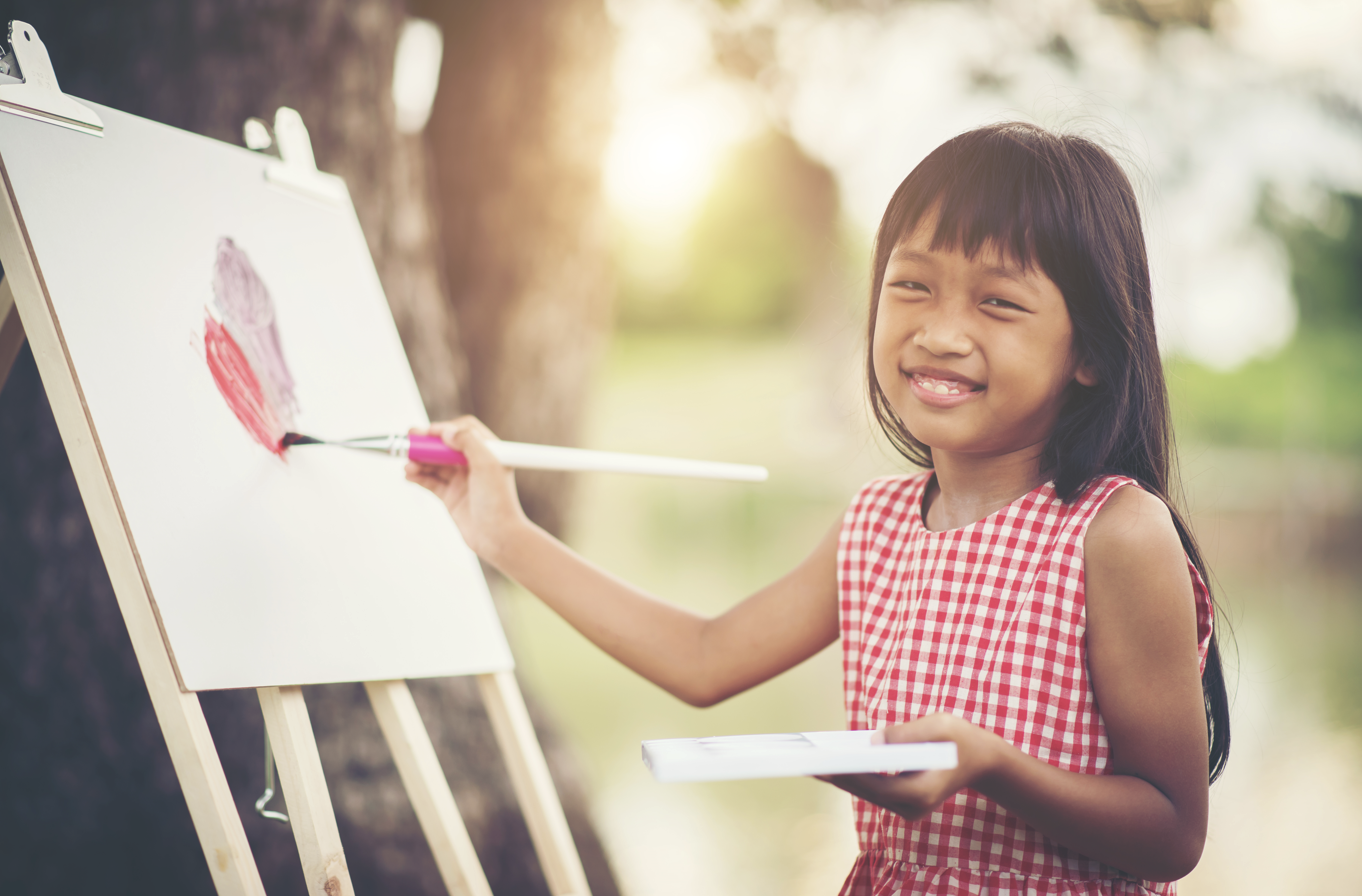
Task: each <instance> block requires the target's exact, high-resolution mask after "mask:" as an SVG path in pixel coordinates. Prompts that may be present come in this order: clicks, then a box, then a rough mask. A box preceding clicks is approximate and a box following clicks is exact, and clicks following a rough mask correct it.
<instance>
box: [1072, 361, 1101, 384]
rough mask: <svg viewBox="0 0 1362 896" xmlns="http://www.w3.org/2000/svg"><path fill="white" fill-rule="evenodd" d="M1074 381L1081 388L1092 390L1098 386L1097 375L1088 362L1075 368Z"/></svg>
mask: <svg viewBox="0 0 1362 896" xmlns="http://www.w3.org/2000/svg"><path fill="white" fill-rule="evenodd" d="M1074 379H1075V380H1076V381H1077V382H1078V384H1079V385H1080V386H1087V387H1089V388H1091V387H1093V386H1096V385H1097V373H1096V372H1095V371H1094V370H1093V369H1092V365H1091V364H1088V363H1086V362H1085V363H1083V364H1079V365H1078V366H1077V367H1076V368H1074Z"/></svg>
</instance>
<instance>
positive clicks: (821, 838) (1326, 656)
mask: <svg viewBox="0 0 1362 896" xmlns="http://www.w3.org/2000/svg"><path fill="white" fill-rule="evenodd" d="M862 375H863V374H862V373H861V367H860V359H859V355H858V351H857V348H856V346H855V338H854V336H849V335H848V333H846V332H843V333H840V334H837V335H836V336H834V337H831V338H829V339H827V340H826V341H822V342H818V343H811V342H809V341H808V340H807V339H805V340H802V341H801V340H800V339H798V338H791V337H789V336H773V337H765V338H758V337H748V338H741V337H685V336H666V337H663V336H641V335H638V334H628V333H626V334H621V335H619V336H618V337H617V338H616V342H615V344H614V346H613V348H612V351H611V354H610V356H609V359H608V361H607V363H606V365H605V369H604V370H603V372H602V376H601V383H600V387H599V388H598V390H597V393H596V396H595V400H594V405H593V407H592V408H591V410H590V413H589V417H588V425H587V430H586V433H585V436H584V444H587V445H590V446H592V447H599V448H604V449H612V450H623V451H639V452H648V453H656V454H673V455H680V456H690V457H698V458H707V459H713V460H729V461H739V462H746V463H761V464H765V465H767V466H769V467H770V468H771V473H772V477H771V481H770V482H768V483H765V484H761V485H746V484H733V483H713V482H690V481H686V480H662V479H646V478H641V477H624V476H603V475H602V476H591V477H587V476H583V477H582V478H581V479H580V481H579V483H578V494H577V501H576V505H575V511H574V518H573V522H572V527H571V532H570V533H569V541H570V542H571V543H572V544H573V545H574V546H575V547H577V548H578V549H579V550H581V551H582V552H583V553H584V554H586V555H587V556H588V557H590V558H591V559H593V560H595V561H597V562H599V563H601V564H602V565H603V566H605V567H606V568H607V569H609V570H611V571H612V572H615V573H617V574H619V575H622V576H624V577H625V578H627V579H629V580H631V581H633V582H635V583H637V584H639V585H641V586H643V587H645V588H647V589H649V590H651V591H653V592H654V593H656V594H658V595H660V596H663V597H665V598H667V599H670V600H674V601H676V602H679V603H681V604H684V605H686V606H690V607H693V608H695V609H697V610H700V611H703V612H718V611H721V610H722V609H724V608H725V607H727V606H729V605H731V604H732V603H733V602H735V601H737V600H739V599H741V598H742V597H743V596H745V595H746V594H748V593H750V592H751V591H752V590H754V589H756V588H758V587H760V586H762V585H764V584H766V583H768V582H769V581H771V580H772V579H774V578H775V577H777V576H779V575H781V574H783V573H784V572H786V571H788V569H790V568H791V567H792V566H793V565H794V564H795V563H797V562H798V561H799V560H800V559H802V558H803V556H804V555H805V554H806V553H807V551H809V550H810V549H811V548H812V547H813V545H814V544H815V543H816V542H817V540H818V539H819V538H820V537H821V535H822V534H823V533H824V532H825V531H826V530H827V528H828V527H829V526H831V525H834V524H835V523H836V522H837V521H838V519H839V518H840V514H841V511H842V509H843V508H844V507H845V505H846V503H847V501H848V500H849V499H850V497H851V495H852V493H853V492H854V491H855V489H856V488H857V487H858V486H859V485H860V484H861V483H862V482H864V481H865V480H866V479H869V478H871V477H872V476H875V475H881V474H885V473H892V472H898V471H899V470H900V469H901V467H899V465H898V464H897V463H896V462H895V460H894V459H893V458H892V457H891V456H890V455H889V454H888V453H887V452H885V451H883V450H882V448H881V447H880V446H879V444H878V443H877V442H876V441H875V440H874V438H873V437H872V436H871V435H870V433H869V430H868V428H867V425H866V417H865V414H864V411H863V410H862V405H861V399H860V392H861V388H862V385H861V377H862ZM1183 457H1184V479H1185V480H1186V485H1187V490H1188V493H1189V499H1190V506H1191V510H1192V516H1193V521H1194V526H1195V527H1196V531H1197V532H1198V535H1199V537H1200V539H1201V540H1202V546H1203V549H1204V550H1205V551H1206V554H1207V557H1208V560H1209V562H1210V564H1211V568H1212V570H1213V572H1214V575H1215V578H1216V580H1217V582H1216V585H1217V594H1218V597H1219V600H1220V602H1221V606H1222V607H1223V609H1224V612H1225V615H1226V616H1227V617H1228V619H1229V620H1230V621H1231V623H1232V625H1233V628H1234V642H1235V643H1226V644H1225V645H1224V647H1223V649H1224V650H1225V652H1226V659H1227V664H1228V677H1229V679H1230V687H1231V694H1232V699H1233V710H1232V711H1233V735H1234V743H1233V749H1232V752H1231V759H1230V764H1229V768H1228V770H1227V772H1226V774H1225V776H1224V778H1223V779H1222V780H1221V781H1220V782H1219V783H1218V784H1216V786H1215V787H1214V788H1213V789H1212V820H1211V831H1210V838H1209V842H1208V844H1207V847H1206V852H1205V855H1204V857H1203V860H1202V863H1201V865H1200V866H1199V867H1198V868H1197V870H1196V871H1195V872H1194V873H1193V874H1192V876H1191V877H1190V878H1188V879H1187V880H1186V881H1185V882H1184V883H1183V884H1182V885H1181V892H1182V893H1184V894H1185V896H1205V894H1220V893H1235V894H1254V893H1264V894H1266V893H1272V894H1279V893H1296V892H1301V893H1306V892H1355V891H1357V890H1358V889H1359V885H1358V884H1357V883H1356V880H1355V874H1354V873H1353V871H1352V869H1351V867H1350V866H1351V864H1352V862H1353V857H1354V856H1355V855H1356V853H1357V852H1358V851H1359V848H1360V847H1362V658H1359V653H1358V650H1357V645H1358V644H1359V640H1360V638H1362V593H1359V592H1362V588H1359V580H1360V579H1362V560H1359V558H1358V553H1359V552H1358V550H1357V548H1358V535H1359V533H1360V532H1362V529H1360V528H1359V518H1360V517H1362V463H1360V462H1359V461H1358V460H1356V459H1347V458H1337V457H1335V458H1326V457H1320V456H1315V455H1309V454H1303V453H1294V454H1284V453H1282V452H1272V451H1248V450H1231V449H1225V448H1215V447H1204V446H1200V447H1186V448H1184V450H1183ZM507 609H508V615H509V618H508V628H509V632H510V635H511V638H512V644H513V648H514V649H515V652H516V656H517V660H518V662H519V664H520V668H521V671H522V673H523V674H524V675H525V676H526V677H527V678H528V680H529V685H530V687H532V688H533V689H534V690H535V691H536V692H537V693H538V694H539V695H540V696H541V697H542V698H544V701H545V702H546V703H547V704H548V706H549V707H550V709H551V710H552V711H553V712H554V713H555V714H556V715H557V717H558V720H559V721H560V722H561V723H562V725H563V727H564V729H565V730H566V732H567V734H568V736H569V737H570V738H571V739H572V741H573V742H574V744H575V746H576V748H577V752H578V756H579V758H580V760H581V762H582V763H583V765H584V766H585V769H586V772H587V778H588V780H589V781H590V783H591V786H592V788H593V790H594V805H595V811H596V815H597V822H598V823H599V825H600V828H601V831H602V834H603V836H604V838H605V840H606V845H607V848H608V849H609V851H610V854H611V857H612V860H613V861H614V864H615V867H616V871H617V872H618V874H619V876H620V879H621V882H622V885H623V886H624V888H625V891H626V892H627V893H629V894H632V896H671V894H676V896H680V894H695V893H706V894H714V896H724V894H733V896H738V894H743V896H750V894H757V896H759V894H767V893H769V894H773V896H774V894H777V893H779V894H815V893H835V892H836V891H837V888H838V887H839V886H840V883H841V881H842V879H843V877H844V876H845V874H846V872H847V870H848V869H849V868H850V865H851V862H852V860H853V858H854V856H855V853H856V846H855V839H854V834H853V832H852V827H851V813H850V805H849V800H850V798H849V797H847V796H846V795H844V794H842V793H841V792H840V791H837V790H835V789H833V788H832V787H830V786H828V785H824V784H821V783H819V782H817V781H813V780H807V779H782V780H774V781H749V782H732V783H716V784H669V785H662V784H657V783H655V782H654V781H653V780H652V778H651V776H650V775H649V774H648V772H647V770H646V769H645V768H644V766H643V763H642V761H641V759H640V755H639V741H641V740H643V739H645V738H655V737H685V736H701V735H710V734H742V733H755V732H763V731H798V730H818V729H829V728H841V727H844V720H843V716H842V699H841V668H840V656H839V654H838V652H837V647H836V646H834V647H832V648H830V649H829V650H827V651H824V652H823V653H821V654H819V655H818V656H817V657H815V658H813V659H812V660H810V661H808V662H807V663H805V664H803V665H802V666H800V667H798V668H796V669H794V670H792V671H791V672H789V673H786V674H785V675H783V676H781V677H780V678H778V679H776V680H774V681H772V682H769V683H767V684H765V685H762V686H761V687H758V688H756V689H754V690H752V691H751V692H749V693H746V694H743V695H740V696H738V697H735V698H733V699H732V700H729V701H727V702H726V703H724V704H722V705H720V706H718V707H715V708H712V709H708V710H697V709H692V708H690V707H687V706H685V705H683V704H681V703H680V702H679V701H676V700H674V699H673V698H671V697H670V696H668V695H667V694H665V693H663V692H662V691H661V690H659V689H657V688H655V687H654V686H652V685H650V684H648V683H647V682H645V681H643V680H642V679H640V678H639V677H637V676H636V675H634V674H633V673H631V672H629V671H627V670H625V669H624V668H623V667H621V666H619V665H618V664H616V663H615V662H614V661H613V660H611V659H609V658H608V657H606V656H604V655H603V654H602V653H600V652H599V651H598V650H596V649H595V648H594V647H592V646H591V645H590V644H589V643H587V642H585V641H584V640H583V639H582V638H581V637H580V636H578V635H577V634H576V633H575V632H574V631H572V630H571V629H570V628H569V627H568V626H567V625H566V624H564V623H562V622H561V621H560V620H558V619H557V618H556V617H554V616H553V615H552V614H551V613H549V612H548V611H547V610H545V609H544V608H543V607H542V606H541V605H540V604H538V602H537V601H535V600H534V599H533V598H532V597H530V596H528V595H525V594H512V596H511V598H510V600H509V601H508V603H507ZM1222 631H1223V629H1222ZM1236 644H1237V649H1236Z"/></svg>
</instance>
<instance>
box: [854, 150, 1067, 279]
mask: <svg viewBox="0 0 1362 896" xmlns="http://www.w3.org/2000/svg"><path fill="white" fill-rule="evenodd" d="M1066 154H1067V153H1066V152H1065V147H1064V146H1063V143H1062V140H1061V139H1059V138H1056V137H1055V136H1054V135H1052V134H1050V133H1048V132H1046V131H1043V130H1041V129H1039V128H1035V127H1032V126H1030V125H1025V124H1016V123H1013V124H1006V125H998V126H995V127H992V128H985V129H982V130H979V131H972V132H970V133H967V134H962V135H960V136H959V137H956V138H954V139H953V140H950V141H947V142H946V143H944V144H942V145H941V146H939V147H937V149H936V150H935V151H933V152H932V153H931V155H929V156H927V158H925V159H923V160H922V162H921V163H920V164H919V165H918V166H917V167H916V168H915V169H913V172H912V173H911V174H910V175H908V177H907V178H906V179H905V180H904V181H903V183H902V184H900V186H899V188H898V190H897V191H896V192H895V195H894V198H893V199H892V200H891V201H890V205H889V209H888V212H887V213H886V215H885V217H884V220H883V222H882V223H881V226H880V232H879V234H878V236H877V238H876V249H877V251H876V256H877V258H876V261H877V271H876V274H877V277H876V280H877V281H879V280H881V279H882V278H883V276H884V262H887V261H888V256H889V253H890V252H892V251H893V248H894V246H896V245H898V244H899V243H900V242H902V241H903V240H904V239H906V238H908V237H909V236H911V235H912V233H913V232H914V231H915V230H916V229H917V228H918V226H919V225H920V224H921V223H922V222H923V221H924V220H929V219H930V218H932V217H935V218H936V228H935V232H934V233H933V234H932V242H931V246H932V248H933V249H934V250H938V251H960V252H963V253H964V254H965V255H966V256H967V257H969V258H971V259H973V258H975V257H976V256H978V254H979V253H980V252H981V251H996V252H998V253H1000V254H1002V255H1004V256H1007V257H1008V259H1009V260H1010V261H1012V262H1014V263H1016V264H1019V265H1021V266H1022V267H1023V268H1028V269H1029V268H1032V267H1039V268H1040V269H1041V270H1042V271H1044V272H1045V273H1046V274H1047V275H1050V276H1051V277H1052V278H1053V273H1052V268H1053V265H1054V262H1056V261H1057V260H1058V259H1057V256H1058V255H1062V254H1067V253H1062V252H1060V251H1058V250H1059V247H1060V246H1062V245H1064V243H1066V242H1067V241H1068V240H1066V238H1065V237H1066V236H1067V234H1065V233H1064V231H1065V230H1067V229H1068V227H1066V226H1065V222H1068V221H1072V219H1073V216H1072V214H1070V213H1069V210H1067V209H1064V208H1061V206H1066V205H1068V204H1069V203H1068V201H1067V200H1068V199H1069V195H1068V191H1067V190H1066V189H1065V184H1064V182H1063V180H1064V179H1063V178H1062V177H1061V176H1060V172H1059V170H1058V169H1059V168H1062V167H1063V165H1062V162H1061V164H1060V165H1058V166H1057V165H1056V164H1055V162H1056V161H1057V158H1056V157H1057V156H1058V157H1061V158H1062V156H1064V155H1066Z"/></svg>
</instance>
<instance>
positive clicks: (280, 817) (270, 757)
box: [255, 730, 288, 824]
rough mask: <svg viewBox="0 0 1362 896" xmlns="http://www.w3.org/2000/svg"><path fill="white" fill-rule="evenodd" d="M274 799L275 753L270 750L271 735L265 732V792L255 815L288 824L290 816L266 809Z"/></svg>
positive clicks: (256, 806) (257, 802)
mask: <svg viewBox="0 0 1362 896" xmlns="http://www.w3.org/2000/svg"><path fill="white" fill-rule="evenodd" d="M272 799H274V751H273V750H271V749H270V733H269V731H268V730H266V731H265V792H264V793H262V794H260V799H258V800H256V801H255V813H256V814H257V815H259V816H260V817H261V818H268V819H269V820H270V821H277V822H280V823H282V824H288V816H287V815H285V814H284V813H283V812H276V811H275V810H273V809H266V808H265V807H266V806H268V805H269V804H270V800H272Z"/></svg>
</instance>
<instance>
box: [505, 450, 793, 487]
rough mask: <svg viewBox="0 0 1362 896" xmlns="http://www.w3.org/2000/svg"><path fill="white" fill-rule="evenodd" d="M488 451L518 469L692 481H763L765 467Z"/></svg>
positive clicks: (614, 455)
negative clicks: (620, 474)
mask: <svg viewBox="0 0 1362 896" xmlns="http://www.w3.org/2000/svg"><path fill="white" fill-rule="evenodd" d="M487 447H488V449H489V450H490V451H491V452H492V454H493V455H495V456H496V459H497V460H499V461H500V462H501V463H502V464H504V465H505V466H508V467H516V468H518V469H521V470H565V471H572V472H583V473H644V474H648V475H652V476H686V477H690V478H694V479H735V480H738V481H741V482H765V481H766V479H767V477H768V475H769V474H768V473H767V472H766V468H765V467H757V466H752V465H750V464H725V463H716V462H713V461H707V460H687V459H685V458H680V457H654V456H652V455H648V454H622V453H619V452H615V451H589V450H587V449H585V448H559V447H556V446H553V445H531V444H528V443H526V442H496V441H492V442H488V443H487Z"/></svg>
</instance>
